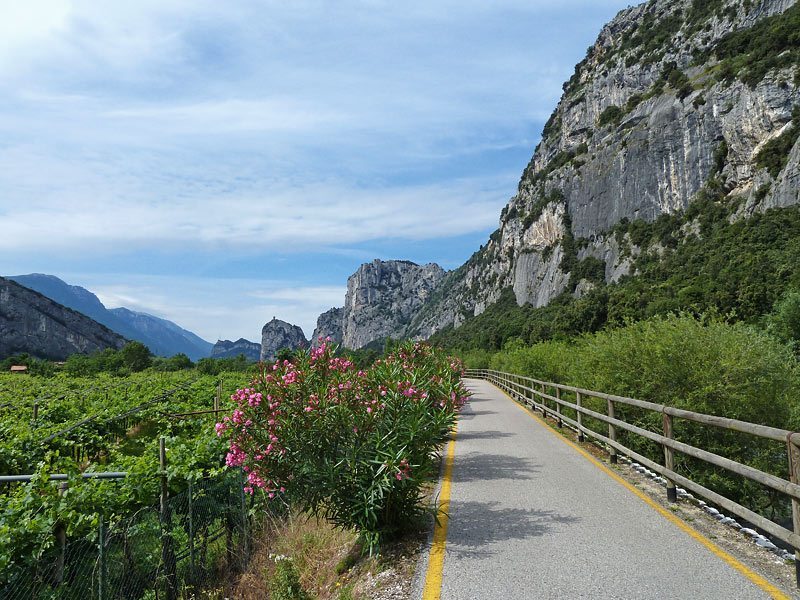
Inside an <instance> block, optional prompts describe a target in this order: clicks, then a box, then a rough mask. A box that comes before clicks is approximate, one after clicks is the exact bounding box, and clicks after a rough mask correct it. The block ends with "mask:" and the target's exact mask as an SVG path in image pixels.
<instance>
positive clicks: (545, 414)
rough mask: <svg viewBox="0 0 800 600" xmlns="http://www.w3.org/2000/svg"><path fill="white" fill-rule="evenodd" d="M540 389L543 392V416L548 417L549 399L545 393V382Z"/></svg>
mask: <svg viewBox="0 0 800 600" xmlns="http://www.w3.org/2000/svg"><path fill="white" fill-rule="evenodd" d="M540 391H541V392H542V416H543V417H544V418H545V419H546V418H547V400H546V399H545V397H544V394H545V387H544V384H542V385H541V386H540Z"/></svg>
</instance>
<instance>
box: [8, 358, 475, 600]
mask: <svg viewBox="0 0 800 600" xmlns="http://www.w3.org/2000/svg"><path fill="white" fill-rule="evenodd" d="M291 358H292V360H283V361H279V362H277V363H275V364H273V365H262V366H261V369H260V370H259V371H258V373H256V372H254V373H253V374H252V375H253V377H249V376H248V375H247V374H246V373H240V372H238V373H222V374H219V375H216V376H211V375H203V374H200V373H198V372H197V371H194V370H192V371H181V372H178V373H158V372H153V371H146V372H142V373H139V374H136V375H131V376H127V377H112V376H109V375H98V376H97V377H91V378H75V377H66V376H64V374H63V373H61V374H59V375H57V376H55V377H52V378H37V377H33V376H26V375H10V374H9V375H3V376H0V440H1V441H0V500H1V501H2V507H3V508H2V509H0V598H3V599H4V600H5V599H9V600H21V599H23V598H24V599H33V600H44V599H56V598H58V599H66V598H69V599H73V598H74V599H79V598H80V599H83V598H91V599H92V600H95V599H97V600H108V599H111V598H113V599H124V600H139V599H145V598H147V599H149V598H153V599H160V598H164V599H166V600H178V598H181V599H186V600H190V599H191V598H196V597H198V594H203V596H201V597H205V598H210V597H213V596H210V595H209V593H212V592H214V591H215V590H216V591H220V590H219V588H220V586H223V587H224V586H225V585H226V583H229V582H230V581H231V579H232V576H233V575H235V574H236V573H238V572H241V571H242V570H243V569H244V568H245V567H246V566H247V564H248V562H249V558H250V556H251V554H252V552H251V550H252V548H253V538H254V532H259V531H262V525H264V524H265V523H266V522H270V523H273V524H274V523H275V522H276V521H278V520H279V519H276V517H281V516H284V515H286V514H287V510H288V509H289V508H290V507H291V510H293V511H295V510H296V511H300V512H303V513H305V514H307V515H309V516H316V517H317V518H319V519H324V520H325V521H327V522H328V523H330V524H332V525H333V526H335V527H339V528H341V529H344V530H348V531H352V532H354V533H355V534H357V536H358V538H359V540H360V541H359V544H360V547H361V548H363V549H364V551H365V552H367V551H368V552H369V554H370V555H374V554H375V553H378V552H380V548H381V546H382V544H384V543H385V542H388V541H390V540H392V539H397V538H398V537H400V536H402V535H403V533H404V532H405V531H407V529H408V527H409V526H411V525H412V524H413V523H414V522H419V519H421V518H425V517H426V516H427V515H429V514H431V513H432V512H434V509H433V508H432V507H431V506H430V505H429V502H428V501H427V500H426V489H427V487H426V486H429V485H430V484H431V483H432V482H433V481H435V480H436V478H437V476H438V465H439V462H438V456H439V454H438V452H439V451H440V449H441V448H442V446H443V444H444V442H445V440H446V439H447V438H448V435H449V433H450V431H451V429H452V427H453V426H454V423H455V420H456V415H457V413H458V411H459V410H460V408H461V406H463V404H464V402H466V401H467V396H468V394H467V392H466V390H465V389H464V387H463V384H462V383H461V375H462V365H461V363H460V362H459V361H457V360H453V359H451V358H449V357H447V356H446V355H445V354H444V353H442V352H440V351H438V350H435V349H433V348H431V347H429V346H426V345H424V344H413V343H406V344H401V345H399V346H398V347H396V348H395V349H394V351H393V352H392V353H390V354H388V355H387V356H386V357H385V358H383V359H381V360H379V361H376V362H375V363H374V364H373V365H372V366H370V367H367V368H366V369H360V368H359V367H358V366H356V364H355V363H354V362H353V361H352V360H350V358H349V357H348V356H345V355H343V354H341V353H339V351H338V349H337V348H336V347H335V346H334V345H330V344H326V343H323V344H321V345H320V346H319V347H317V348H315V349H313V350H311V351H308V352H297V353H295V354H294V355H293V356H292V357H291Z"/></svg>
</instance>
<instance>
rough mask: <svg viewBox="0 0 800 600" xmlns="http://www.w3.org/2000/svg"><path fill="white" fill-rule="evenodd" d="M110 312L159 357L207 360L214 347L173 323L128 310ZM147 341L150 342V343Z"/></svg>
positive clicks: (116, 309)
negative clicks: (181, 354)
mask: <svg viewBox="0 0 800 600" xmlns="http://www.w3.org/2000/svg"><path fill="white" fill-rule="evenodd" d="M108 312H110V313H111V314H112V315H114V316H115V317H117V319H119V320H120V321H121V322H123V323H125V325H127V326H128V327H130V328H131V329H133V330H134V331H135V332H136V334H137V335H139V336H140V341H142V342H144V343H145V344H147V346H148V347H149V348H150V351H151V352H153V353H154V354H157V355H159V356H172V355H174V354H179V353H183V354H185V355H186V356H188V357H189V358H191V359H192V360H198V359H200V358H206V357H207V356H209V354H210V353H211V349H212V347H213V345H212V344H211V343H210V342H207V341H205V340H204V339H202V338H200V337H199V336H197V335H195V334H194V333H192V332H191V331H188V330H186V329H183V328H182V327H179V326H178V325H176V324H175V323H173V322H172V321H168V320H166V319H161V318H159V317H154V316H153V315H148V314H147V313H141V312H135V311H132V310H129V309H127V308H122V307H120V308H112V309H110V310H109V311H108ZM145 340H149V343H148V342H146V341H145Z"/></svg>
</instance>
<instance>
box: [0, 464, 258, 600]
mask: <svg viewBox="0 0 800 600" xmlns="http://www.w3.org/2000/svg"><path fill="white" fill-rule="evenodd" d="M252 502H253V498H252V497H250V496H245V494H244V492H243V490H242V476H241V473H240V472H238V471H232V472H228V473H225V474H224V475H223V476H220V477H218V478H215V479H204V480H200V481H196V482H192V483H189V484H188V485H187V487H186V489H184V491H183V492H181V493H180V494H177V495H174V496H172V497H170V498H169V499H168V500H166V502H162V503H161V504H160V505H158V506H153V507H147V508H144V509H141V510H139V511H138V512H137V513H135V514H134V515H132V516H130V517H128V518H126V519H124V520H119V521H115V522H110V523H109V522H104V521H103V519H102V518H100V519H98V521H99V522H98V524H97V526H96V527H95V528H94V531H93V532H92V533H91V534H88V535H86V536H84V537H82V538H78V539H67V536H66V534H65V531H66V528H65V527H56V529H55V531H54V532H53V537H52V544H51V545H50V546H49V547H47V548H46V549H44V550H42V549H41V548H39V549H26V550H28V551H30V552H31V553H32V554H31V555H36V556H38V558H37V559H36V560H30V561H28V562H27V566H26V567H25V568H23V569H22V570H21V572H18V573H17V574H15V576H14V577H13V579H12V580H11V581H4V579H5V578H3V577H2V575H0V600H49V599H64V600H72V599H75V600H78V599H80V600H86V599H91V600H111V599H113V600H139V599H153V600H160V599H164V600H178V599H188V598H192V597H194V595H195V594H196V593H197V591H198V590H201V589H203V587H204V586H207V585H209V584H210V583H214V582H218V581H221V580H226V579H227V578H229V576H230V574H231V573H236V572H240V571H242V570H243V569H244V568H245V567H246V566H247V564H248V562H249V558H250V553H251V547H252V532H253V527H254V525H257V524H256V523H254V522H253V518H252V517H251V513H252V512H253V511H252V508H253V505H252Z"/></svg>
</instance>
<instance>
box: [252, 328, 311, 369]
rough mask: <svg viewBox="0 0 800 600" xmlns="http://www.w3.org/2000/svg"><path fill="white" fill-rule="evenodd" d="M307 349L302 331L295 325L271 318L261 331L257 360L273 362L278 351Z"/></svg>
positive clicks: (306, 342) (306, 341)
mask: <svg viewBox="0 0 800 600" xmlns="http://www.w3.org/2000/svg"><path fill="white" fill-rule="evenodd" d="M307 347H308V340H307V339H306V336H305V334H304V333H303V330H302V329H300V328H299V327H298V326H297V325H292V324H291V323H287V322H286V321H281V320H279V319H276V318H274V317H273V319H272V320H271V321H270V322H269V323H267V324H266V325H264V328H263V329H262V330H261V355H260V357H259V358H260V360H262V361H271V360H275V357H276V356H277V354H278V351H279V350H283V349H284V348H287V349H289V350H296V349H298V348H307Z"/></svg>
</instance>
